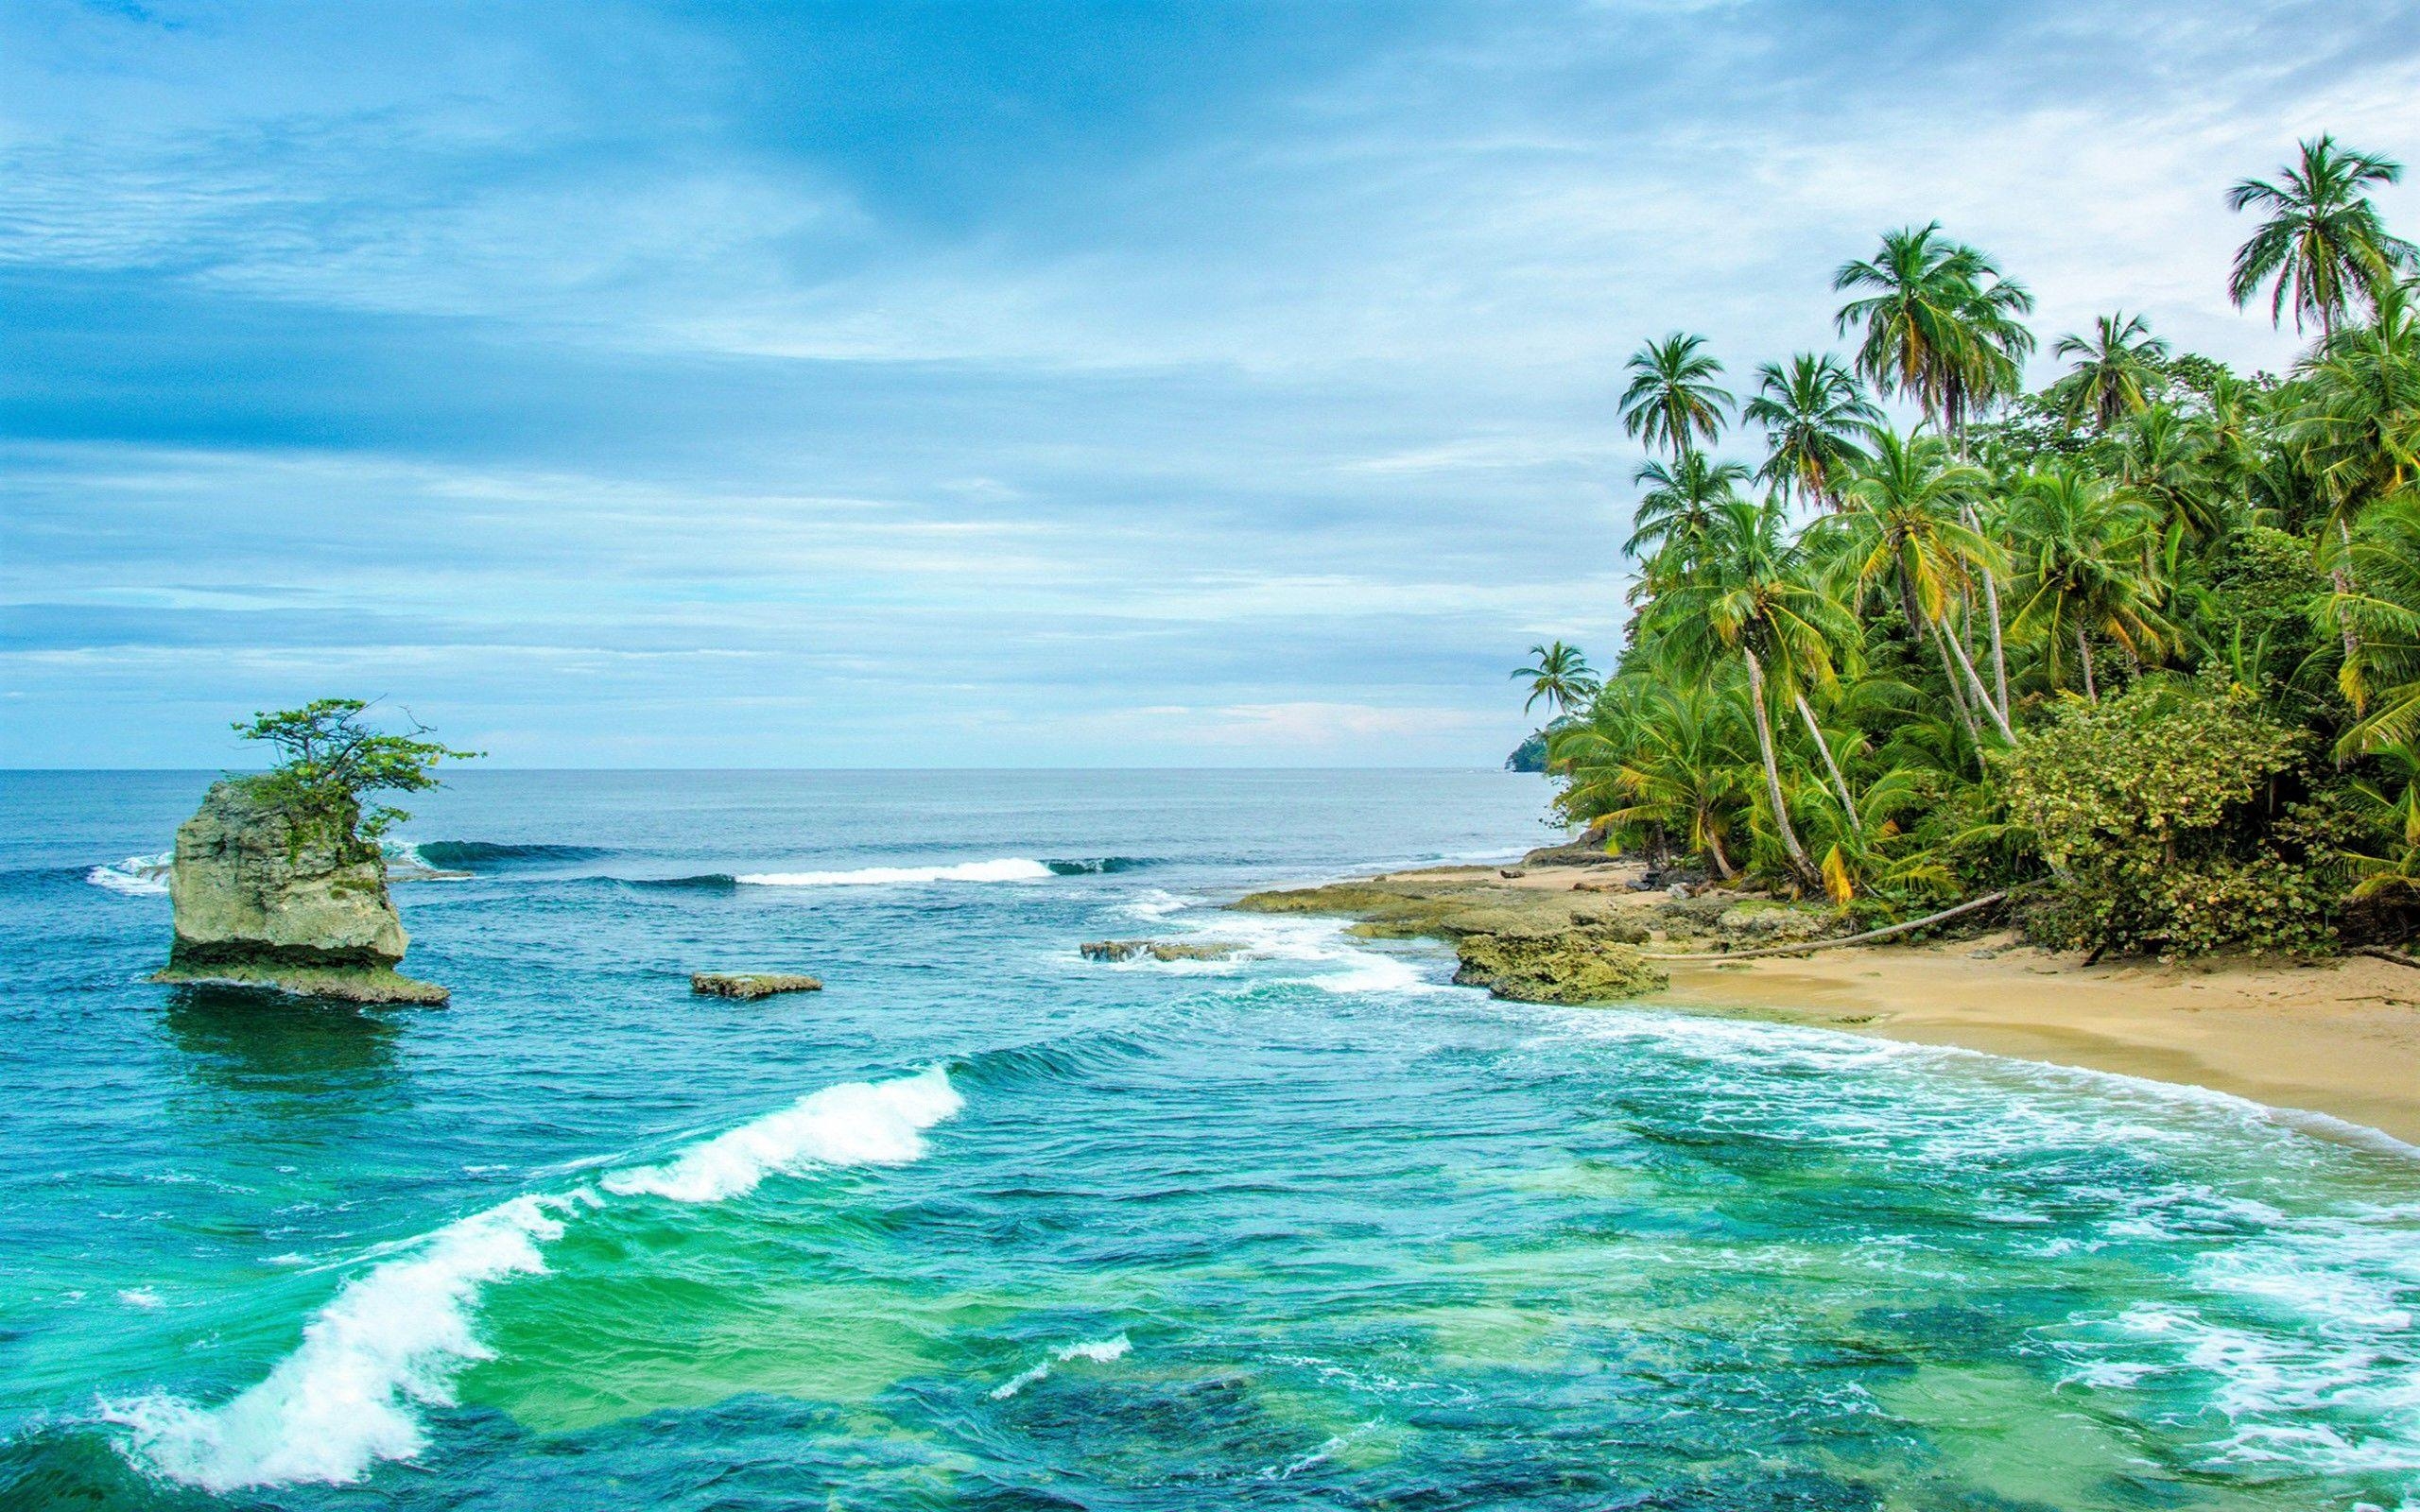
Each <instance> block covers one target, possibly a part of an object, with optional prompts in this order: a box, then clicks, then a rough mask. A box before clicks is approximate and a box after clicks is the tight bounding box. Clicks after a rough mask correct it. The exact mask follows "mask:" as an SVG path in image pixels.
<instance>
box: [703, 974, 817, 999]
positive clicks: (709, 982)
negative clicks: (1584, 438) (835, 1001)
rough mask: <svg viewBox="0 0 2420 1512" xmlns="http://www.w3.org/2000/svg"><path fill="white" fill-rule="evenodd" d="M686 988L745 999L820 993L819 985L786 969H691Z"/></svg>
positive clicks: (813, 979)
mask: <svg viewBox="0 0 2420 1512" xmlns="http://www.w3.org/2000/svg"><path fill="white" fill-rule="evenodd" d="M689 990H690V991H692V992H695V993H698V994H699V995H700V996H701V997H710V998H740V999H743V1000H748V999H755V998H769V997H771V996H772V995H773V994H774V993H776V992H821V991H822V990H823V984H822V983H821V982H820V981H818V980H816V979H815V978H814V977H811V976H800V975H797V974H796V973H794V972H787V971H694V972H691V973H690V976H689Z"/></svg>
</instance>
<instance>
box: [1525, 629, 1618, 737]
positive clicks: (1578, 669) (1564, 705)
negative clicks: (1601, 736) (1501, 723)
mask: <svg viewBox="0 0 2420 1512" xmlns="http://www.w3.org/2000/svg"><path fill="white" fill-rule="evenodd" d="M1530 655H1531V656H1532V657H1535V658H1536V659H1537V660H1536V661H1535V662H1532V663H1531V664H1530V665H1529V666H1526V667H1515V668H1514V669H1513V678H1514V679H1515V680H1518V679H1522V678H1527V679H1530V696H1529V700H1528V701H1527V702H1525V703H1523V704H1522V705H1521V712H1522V713H1525V714H1526V713H1529V712H1530V710H1532V709H1534V708H1536V707H1537V706H1538V700H1539V699H1541V698H1543V699H1545V700H1546V704H1547V709H1549V710H1551V711H1553V713H1554V714H1555V716H1556V717H1558V718H1560V717H1562V716H1563V715H1564V714H1567V713H1571V711H1573V710H1574V709H1577V708H1580V707H1581V706H1582V705H1583V704H1585V703H1586V702H1587V701H1588V700H1589V699H1591V698H1593V697H1595V696H1597V689H1598V687H1599V680H1598V679H1597V675H1596V673H1595V672H1594V671H1592V670H1591V669H1590V668H1589V665H1588V659H1587V658H1586V657H1585V656H1583V655H1582V654H1581V651H1580V647H1578V646H1576V645H1565V644H1564V643H1563V642H1561V641H1556V642H1553V643H1551V644H1545V645H1533V646H1531V647H1530Z"/></svg>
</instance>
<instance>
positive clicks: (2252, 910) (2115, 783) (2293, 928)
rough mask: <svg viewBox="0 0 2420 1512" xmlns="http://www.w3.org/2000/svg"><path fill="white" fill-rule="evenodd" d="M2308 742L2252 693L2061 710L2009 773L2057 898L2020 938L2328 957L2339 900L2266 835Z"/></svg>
mask: <svg viewBox="0 0 2420 1512" xmlns="http://www.w3.org/2000/svg"><path fill="white" fill-rule="evenodd" d="M2302 743H2303V737H2302V735H2301V734H2300V733H2299V732H2298V731H2296V730H2292V729H2290V728H2289V727H2287V726H2285V725H2282V724H2279V723H2278V722H2277V721H2275V720H2273V719H2272V718H2270V717H2269V716H2268V715H2266V714H2265V713H2262V712H2261V710H2260V705H2259V699H2258V697H2257V696H2256V695H2255V694H2253V693H2252V692H2250V691H2249V690H2247V689H2243V688H2240V687H2235V686H2231V685H2221V684H2219V683H2216V682H2211V681H2204V682H2194V683H2186V682H2179V681H2174V680H2170V679H2145V680H2143V681H2141V682H2138V683H2136V684H2135V686H2133V687H2131V688H2129V689H2128V690H2127V691H2126V692H2125V693H2123V694H2121V695H2119V696H2117V697H2114V698H2111V699H2109V700H2107V701H2105V702H2103V703H2100V704H2085V703H2082V702H2074V703H2069V704H2067V705H2066V706H2065V707H2063V708H2061V709H2059V710H2056V711H2054V712H2053V713H2052V715H2051V718H2050V721H2049V723H2048V725H2046V726H2044V727H2043V728H2042V729H2040V730H2035V731H2032V732H2031V733H2029V734H2028V735H2026V736H2025V737H2024V738H2023V739H2022V740H2021V741H2020V742H2019V743H2018V746H2017V747H2016V749H2015V750H2014V751H2013V752H2012V753H2011V754H2010V755H2009V756H2008V758H2007V770H2008V778H2009V806H2010V811H2011V815H2012V816H2013V818H2014V819H2015V821H2016V822H2018V823H2020V824H2022V825H2023V826H2025V827H2026V828H2027V829H2029V830H2031V832H2032V833H2033V835H2034V837H2035V840H2036V842H2037V843H2038V844H2039V846H2040V848H2041V852H2042V858H2043V860H2044V861H2045V862H2047V863H2048V865H2049V867H2050V868H2051V870H2052V872H2053V874H2054V875H2055V876H2056V877H2057V879H2058V882H2059V884H2060V885H2059V886H2058V888H2057V890H2056V893H2055V895H2054V900H2053V901H2052V902H2050V903H2048V905H2046V906H2043V907H2040V908H2037V909H2035V910H2034V911H2032V912H2031V914H2030V915H2029V916H2028V918H2027V920H2026V927H2027V930H2028V932H2029V934H2031V936H2033V937H2034V938H2035V939H2036V940H2037V941H2038V942H2040V943H2042V944H2045V945H2048V946H2050V947H2052V948H2057V949H2077V948H2081V949H2089V950H2091V951H2092V952H2093V953H2094V954H2100V952H2103V951H2111V950H2115V951H2119V952H2127V953H2134V952H2140V953H2144V954H2161V955H2168V954H2199V953H2202V952H2205V951H2212V950H2218V949H2221V948H2223V947H2237V948H2241V949H2245V950H2250V951H2253V952H2267V951H2280V952H2286V953H2289V954H2325V953H2326V952H2327V951H2328V950H2330V949H2331V948H2332V945H2333V935H2332V934H2331V932H2330V930H2329V927H2328V921H2329V916H2330V914H2331V912H2332V910H2333V908H2334V906H2335V900H2336V899H2337V898H2338V896H2339V891H2340V889H2339V888H2338V887H2337V885H2334V884H2333V883H2332V882H2331V881H2330V880H2329V879H2328V878H2327V877H2326V876H2325V874H2324V872H2325V868H2323V867H2317V866H2314V865H2313V864H2312V863H2311V861H2310V860H2309V859H2308V857H2306V856H2304V855H2302V854H2301V853H2299V848H2297V847H2295V846H2294V845H2292V844H2291V841H2290V836H2289V835H2286V834H2282V833H2276V832H2274V831H2273V830H2272V829H2271V827H2270V824H2269V821H2268V818H2267V813H2266V809H2267V805H2266V804H2265V803H2262V804H2256V803H2255V802H2254V801H2253V800H2254V799H2256V798H2263V799H2266V798H2269V797H2271V796H2273V793H2274V791H2275V786H2274V784H2277V783H2279V782H2281V781H2285V780H2289V779H2290V776H2291V768H2292V766H2293V763H2294V759H2295V757H2296V755H2297V754H2298V752H2299V749H2300V747H2301V746H2302Z"/></svg>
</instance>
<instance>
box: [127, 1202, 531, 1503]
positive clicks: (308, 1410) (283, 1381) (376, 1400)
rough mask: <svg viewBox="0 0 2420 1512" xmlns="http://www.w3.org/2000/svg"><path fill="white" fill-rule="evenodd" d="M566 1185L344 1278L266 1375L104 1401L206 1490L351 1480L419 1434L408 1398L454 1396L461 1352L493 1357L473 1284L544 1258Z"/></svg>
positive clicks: (463, 1358) (142, 1452) (142, 1443)
mask: <svg viewBox="0 0 2420 1512" xmlns="http://www.w3.org/2000/svg"><path fill="white" fill-rule="evenodd" d="M569 1205H570V1203H569V1200H568V1199H565V1198H561V1197H541V1196H525V1197H515V1198H514V1199H513V1200H511V1201H510V1202H507V1203H504V1204H501V1205H500V1206H497V1207H493V1208H490V1209H488V1210H487V1211H484V1212H478V1213H474V1214H472V1215H471V1216H470V1217H468V1218H464V1219H462V1220H460V1221H459V1222H458V1223H453V1224H448V1225H447V1226H446V1227H444V1228H442V1229H439V1230H438V1231H437V1232H435V1233H434V1234H431V1235H429V1236H428V1237H427V1239H425V1240H424V1241H422V1242H420V1243H418V1244H415V1245H413V1246H410V1247H409V1248H407V1249H406V1250H405V1251H404V1252H403V1253H401V1254H399V1255H397V1256H396V1257H395V1258H393V1259H390V1260H388V1261H386V1262H384V1263H381V1264H379V1265H377V1266H376V1267H374V1268H372V1270H370V1271H369V1272H367V1273H366V1274H364V1275H362V1276H360V1277H359V1278H357V1279H355V1280H351V1281H348V1282H346V1283H345V1285H344V1287H343V1289H342V1290H340V1291H338V1292H337V1295H336V1297H335V1298H334V1299H333V1300H331V1301H330V1302H329V1303H328V1304H327V1306H325V1307H323V1308H321V1309H320V1312H319V1314H318V1315H317V1316H316V1317H314V1318H312V1319H311V1321H310V1323H309V1324H307V1325H306V1326H305V1327H304V1328H303V1330H302V1344H301V1345H300V1346H299V1347H297V1348H296V1349H295V1350H294V1352H293V1353H291V1354H289V1355H287V1356H286V1357H285V1359H284V1360H282V1361H280V1362H278V1365H277V1366H276V1368H275V1369H273V1370H271V1371H270V1372H269V1374H268V1379H266V1380H264V1381H263V1382H261V1383H260V1384H258V1385H256V1386H253V1387H252V1388H251V1389H250V1390H248V1391H246V1392H244V1393H243V1394H242V1395H241V1396H238V1397H236V1398H235V1399H234V1400H232V1401H230V1402H227V1403H226V1404H225V1405H223V1406H219V1407H213V1408H201V1407H197V1406H195V1405H194V1404H192V1403H191V1402H188V1401H184V1400H180V1399H178V1398H174V1397H166V1396H151V1397H143V1398H139V1399H136V1400H129V1401H117V1402H109V1403H105V1404H104V1406H103V1416H104V1417H107V1418H108V1419H109V1420H111V1421H112V1422H116V1423H121V1424H123V1425H125V1426H126V1428H127V1429H128V1430H129V1436H130V1441H131V1448H132V1450H133V1452H134V1453H135V1454H136V1455H137V1456H138V1457H139V1458H140V1459H142V1460H143V1461H144V1462H146V1463H147V1464H148V1465H149V1466H150V1467H151V1468H152V1469H157V1470H158V1471H160V1472H161V1473H162V1474H164V1475H166V1476H168V1477H170V1478H171V1479H174V1480H179V1481H182V1482H184V1483H186V1484H187V1485H191V1486H201V1487H202V1488H203V1489H205V1490H209V1491H214V1492H222V1493H223V1492H227V1491H232V1490H236V1489H240V1488H242V1487H245V1486H279V1485H286V1484H289V1483H292V1482H297V1481H320V1482H326V1483H329V1484H339V1483H342V1482H346V1481H353V1480H357V1479H359V1478H360V1476H361V1474H362V1472H363V1471H364V1470H366V1469H369V1468H370V1465H371V1463H372V1461H374V1460H381V1459H408V1458H410V1457H411V1456H413V1455H414V1454H417V1453H418V1452H420V1450H421V1447H422V1444H423V1435H422V1430H421V1425H420V1420H419V1418H418V1417H416V1416H415V1415H414V1413H413V1411H412V1403H414V1402H449V1401H451V1400H453V1380H454V1377H455V1375H456V1374H457V1373H458V1372H459V1371H460V1370H461V1369H462V1368H463V1367H464V1366H467V1365H470V1364H471V1363H473V1362H474V1361H477V1360H483V1359H486V1358H488V1355H489V1350H488V1349H487V1347H486V1346H485V1345H483V1344H481V1343H480V1342H479V1341H478V1338H477V1337H476V1335H475V1334H474V1332H472V1323H473V1319H474V1315H475V1311H476V1308H477V1305H478V1299H479V1293H480V1291H481V1290H482V1289H483V1288H484V1287H486V1286H487V1285H488V1284H489V1283H490V1282H492V1281H497V1280H503V1279H504V1278H505V1277H508V1276H512V1275H516V1274H529V1273H536V1272H541V1271H544V1269H545V1268H546V1267H545V1261H544V1258H542V1256H541V1255H540V1253H539V1247H538V1246H540V1245H542V1244H544V1243H545V1242H546V1241H548V1240H551V1239H554V1238H556V1237H557V1236H559V1235H560V1234H561V1233H562V1217H561V1216H560V1214H561V1213H562V1211H564V1210H565V1209H566V1208H567V1207H568V1206H569Z"/></svg>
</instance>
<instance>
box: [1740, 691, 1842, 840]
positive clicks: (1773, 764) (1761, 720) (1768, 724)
mask: <svg viewBox="0 0 2420 1512" xmlns="http://www.w3.org/2000/svg"><path fill="white" fill-rule="evenodd" d="M1739 654H1740V655H1741V656H1744V657H1746V658H1747V659H1748V702H1749V704H1750V706H1751V707H1752V708H1753V709H1754V710H1755V715H1756V748H1757V750H1758V752H1759V753H1760V754H1762V755H1763V757H1764V759H1765V797H1766V798H1767V799H1770V800H1771V801H1772V806H1773V833H1776V834H1778V835H1779V836H1781V848H1782V849H1783V850H1784V851H1788V852H1789V863H1790V867H1791V868H1792V869H1793V870H1795V871H1796V872H1797V873H1798V876H1799V880H1800V881H1802V882H1804V883H1806V885H1808V886H1810V887H1820V886H1822V885H1823V882H1824V876H1823V873H1822V872H1820V871H1818V870H1816V869H1815V863H1814V862H1812V861H1810V860H1808V859H1807V856H1806V847H1805V846H1803V845H1801V844H1799V842H1798V832H1797V831H1796V830H1795V829H1793V828H1791V827H1790V822H1789V804H1787V803H1784V802H1783V801H1782V798H1781V764H1780V763H1779V762H1778V761H1776V760H1775V759H1774V756H1773V724H1772V717H1771V716H1770V715H1768V714H1767V713H1766V712H1765V666H1764V663H1763V662H1759V661H1757V660H1756V653H1755V652H1754V651H1751V650H1749V649H1748V648H1747V647H1745V646H1741V647H1740V648H1739Z"/></svg>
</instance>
